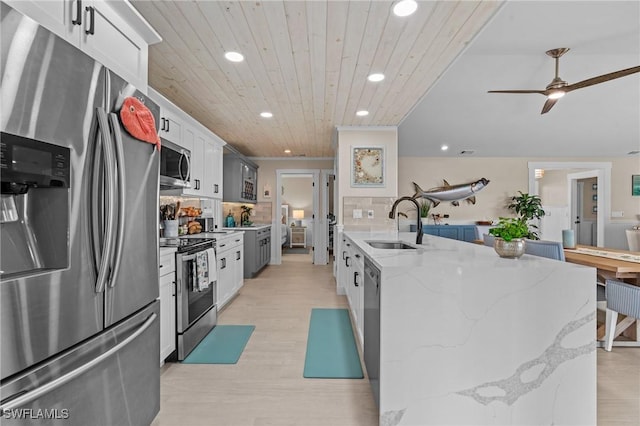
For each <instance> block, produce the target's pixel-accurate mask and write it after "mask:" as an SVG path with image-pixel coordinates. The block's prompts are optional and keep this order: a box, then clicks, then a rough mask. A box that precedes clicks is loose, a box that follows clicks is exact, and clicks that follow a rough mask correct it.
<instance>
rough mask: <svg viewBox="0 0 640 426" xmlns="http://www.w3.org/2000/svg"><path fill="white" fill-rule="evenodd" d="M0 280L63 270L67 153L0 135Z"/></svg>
mask: <svg viewBox="0 0 640 426" xmlns="http://www.w3.org/2000/svg"><path fill="white" fill-rule="evenodd" d="M0 151H1V164H0V166H1V172H0V177H1V179H0V180H1V182H2V184H1V185H2V186H1V188H2V191H1V192H2V194H1V202H0V232H1V235H2V238H0V241H1V252H0V269H1V270H2V277H3V278H7V277H9V276H11V277H18V276H22V275H28V274H31V273H35V272H38V271H42V270H48V269H60V268H66V267H68V265H69V244H68V240H69V235H68V234H69V187H70V171H69V170H70V164H69V161H70V151H69V149H68V148H64V147H60V146H57V145H52V144H49V143H46V142H41V141H37V140H33V139H29V138H24V137H21V136H16V135H12V134H9V133H4V132H2V134H1V140H0Z"/></svg>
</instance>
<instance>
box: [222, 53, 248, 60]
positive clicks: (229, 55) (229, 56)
mask: <svg viewBox="0 0 640 426" xmlns="http://www.w3.org/2000/svg"><path fill="white" fill-rule="evenodd" d="M224 57H225V58H227V60H228V61H231V62H242V61H244V56H242V54H241V53H238V52H225V54H224Z"/></svg>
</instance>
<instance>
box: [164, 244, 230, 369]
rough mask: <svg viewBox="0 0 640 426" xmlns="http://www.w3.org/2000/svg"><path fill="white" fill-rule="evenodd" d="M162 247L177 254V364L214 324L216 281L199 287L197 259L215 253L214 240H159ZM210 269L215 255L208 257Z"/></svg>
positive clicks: (215, 316) (213, 266) (214, 262)
mask: <svg viewBox="0 0 640 426" xmlns="http://www.w3.org/2000/svg"><path fill="white" fill-rule="evenodd" d="M160 246H161V247H177V251H176V335H177V336H176V339H177V351H176V356H177V359H178V360H179V361H182V360H184V359H185V358H186V357H187V355H189V353H190V352H191V351H192V350H193V349H194V348H195V347H196V346H197V345H198V343H200V341H201V340H202V339H203V338H204V337H205V336H206V335H207V334H208V333H209V332H210V331H211V329H213V327H215V325H216V321H217V306H216V303H217V300H216V287H217V281H215V280H214V281H211V282H209V283H208V284H207V286H206V288H204V289H202V288H200V289H199V288H198V286H197V284H196V280H197V268H196V259H197V256H198V254H199V253H202V252H205V251H207V250H208V249H212V250H213V251H209V253H215V239H212V238H188V239H187V238H171V239H164V238H162V239H161V240H160ZM208 258H209V259H208V261H209V269H210V270H211V271H214V270H215V269H216V259H215V256H208Z"/></svg>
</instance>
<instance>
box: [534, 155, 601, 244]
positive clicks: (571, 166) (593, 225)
mask: <svg viewBox="0 0 640 426" xmlns="http://www.w3.org/2000/svg"><path fill="white" fill-rule="evenodd" d="M536 169H538V170H545V171H546V170H552V171H557V172H559V173H560V174H563V175H564V176H566V178H562V177H561V178H560V179H557V180H556V182H555V184H554V185H555V188H556V190H557V192H559V193H560V194H562V193H564V194H565V195H564V196H562V195H560V197H559V198H560V200H559V202H557V203H556V204H558V205H557V206H553V205H552V206H549V205H548V202H547V201H545V198H547V197H545V196H543V195H542V194H541V192H544V191H541V184H540V183H539V182H538V179H536ZM584 179H589V181H588V182H589V184H588V186H587V188H584V187H585V182H587V181H586V180H584ZM593 179H595V180H593ZM581 180H582V186H581V188H583V191H580V195H578V194H579V188H580V186H579V185H578V183H579V182H580V181H581ZM610 187H611V163H609V162H529V193H530V194H535V195H540V196H541V198H542V202H543V207H544V209H545V212H547V216H545V217H544V218H543V220H542V221H541V224H540V231H541V232H540V237H541V239H544V240H555V241H561V240H562V239H561V233H558V231H559V230H562V229H574V232H576V238H577V241H580V239H579V236H580V235H583V241H585V242H586V241H591V243H592V245H594V246H598V247H604V246H605V230H606V223H605V218H607V217H609V212H610V210H611V188H610ZM563 191H564V192H563ZM584 194H587V195H588V200H586V199H585V198H586V197H587V195H584ZM594 196H595V197H594ZM579 197H580V199H581V200H582V207H581V208H582V211H580V208H579V207H578V199H579ZM587 202H588V203H589V206H591V207H590V210H591V211H590V213H596V214H595V215H589V216H588V219H590V220H591V221H590V222H588V223H585V224H584V225H583V226H579V225H582V223H581V222H582V220H583V219H584V218H587V215H586V212H585V207H584V206H585V205H586V203H587ZM575 222H580V223H575Z"/></svg>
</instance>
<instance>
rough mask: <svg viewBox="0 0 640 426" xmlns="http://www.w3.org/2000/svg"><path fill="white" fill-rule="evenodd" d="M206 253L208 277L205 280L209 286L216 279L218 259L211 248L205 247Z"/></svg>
mask: <svg viewBox="0 0 640 426" xmlns="http://www.w3.org/2000/svg"><path fill="white" fill-rule="evenodd" d="M206 253H207V261H208V262H209V277H208V280H207V286H206V287H205V288H207V287H209V285H210V284H212V283H214V282H216V281H218V268H217V265H218V260H217V259H216V251H215V250H214V249H212V248H210V249H207V251H206Z"/></svg>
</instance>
